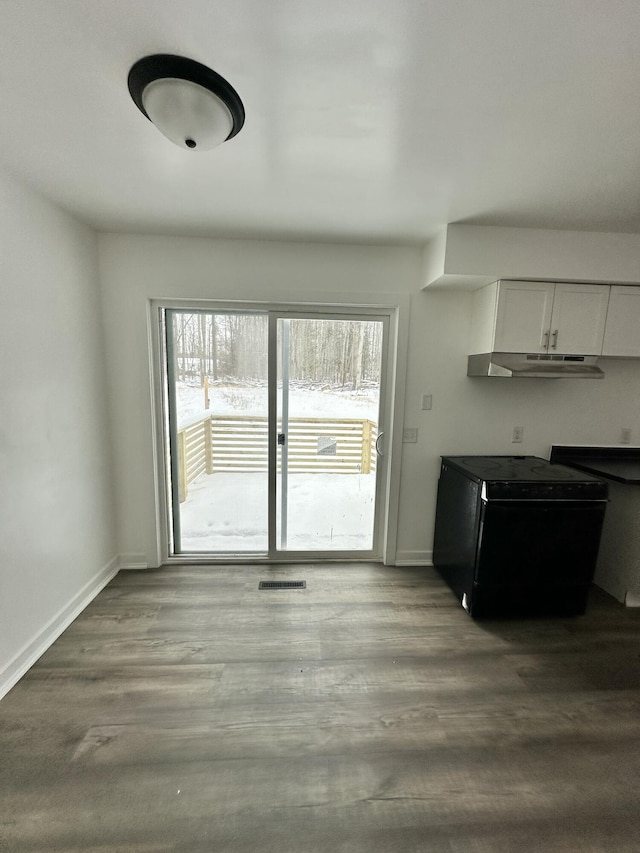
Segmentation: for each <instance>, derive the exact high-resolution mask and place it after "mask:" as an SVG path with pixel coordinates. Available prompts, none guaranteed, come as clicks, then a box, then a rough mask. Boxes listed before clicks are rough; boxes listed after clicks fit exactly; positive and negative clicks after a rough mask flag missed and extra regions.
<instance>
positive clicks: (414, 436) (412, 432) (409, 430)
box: [402, 427, 418, 444]
mask: <svg viewBox="0 0 640 853" xmlns="http://www.w3.org/2000/svg"><path fill="white" fill-rule="evenodd" d="M417 440H418V430H417V429H416V428H415V427H406V428H405V429H403V430H402V441H403V443H404V444H415V443H416V442H417Z"/></svg>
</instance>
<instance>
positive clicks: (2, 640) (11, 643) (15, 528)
mask: <svg viewBox="0 0 640 853" xmlns="http://www.w3.org/2000/svg"><path fill="white" fill-rule="evenodd" d="M96 243H97V241H96V236H95V234H94V233H93V232H92V231H91V230H90V229H88V228H86V227H84V226H82V225H80V224H78V223H77V222H76V221H75V220H73V219H72V218H71V217H69V216H68V215H67V214H65V213H63V212H62V211H61V210H59V209H58V208H56V207H54V206H53V205H52V204H50V203H48V202H46V201H44V200H43V199H42V198H40V197H39V196H37V195H35V194H34V193H32V192H31V191H30V190H28V189H27V188H26V187H25V186H23V185H22V184H21V183H19V182H17V181H16V180H15V179H13V178H11V177H9V176H8V175H6V174H3V173H0V289H1V302H0V304H1V306H2V310H1V311H0V347H1V353H2V370H1V371H0V402H1V406H2V420H1V425H0V430H1V438H2V440H1V442H0V482H1V483H2V512H1V513H0V696H1V695H2V693H3V692H4V691H5V690H6V689H8V687H10V686H11V684H12V683H13V682H14V681H15V680H16V679H17V678H18V677H19V676H20V675H21V674H22V672H23V671H24V670H25V669H26V668H28V666H29V665H30V664H31V663H32V662H33V660H34V659H35V658H37V656H38V654H39V653H40V652H41V651H42V650H43V649H44V648H46V646H47V645H48V644H49V643H50V642H51V641H52V639H53V638H55V636H56V635H57V633H59V632H60V630H62V629H63V627H64V625H65V624H66V623H67V622H68V621H69V619H70V618H71V617H72V615H73V614H74V613H75V612H76V611H77V609H78V608H79V607H81V606H82V605H83V603H85V602H86V600H87V599H88V598H90V597H91V595H92V594H94V593H95V591H96V589H97V588H99V586H100V584H102V583H104V582H105V581H106V579H108V577H110V576H111V575H112V574H113V573H114V571H115V566H116V563H115V561H114V557H115V555H116V551H115V525H114V519H113V491H112V483H111V473H110V458H111V456H110V451H109V433H108V426H107V406H106V395H105V366H104V347H103V333H102V326H101V321H100V304H99V289H98V283H97V245H96Z"/></svg>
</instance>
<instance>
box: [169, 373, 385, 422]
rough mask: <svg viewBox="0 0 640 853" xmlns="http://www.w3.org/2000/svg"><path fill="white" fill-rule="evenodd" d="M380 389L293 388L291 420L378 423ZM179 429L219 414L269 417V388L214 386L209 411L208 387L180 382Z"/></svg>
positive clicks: (290, 401)
mask: <svg viewBox="0 0 640 853" xmlns="http://www.w3.org/2000/svg"><path fill="white" fill-rule="evenodd" d="M378 397H379V392H378V388H363V389H361V390H360V391H353V390H351V389H335V388H328V387H327V388H326V390H322V389H321V388H308V387H306V388H305V387H296V386H295V385H291V387H290V389H289V417H292V418H312V417H314V416H317V417H323V418H369V420H372V421H373V422H374V423H377V422H378ZM176 400H177V408H178V427H179V428H181V427H183V426H187V425H188V424H192V423H194V422H195V421H199V420H202V418H206V417H208V416H209V415H211V414H215V415H259V416H262V417H265V418H266V417H267V408H268V398H267V386H266V383H265V384H264V385H239V384H231V383H228V384H223V383H220V384H215V385H214V384H212V385H211V386H210V387H209V408H208V409H207V408H206V407H205V403H204V388H201V387H200V386H199V385H190V384H187V383H186V382H177V383H176Z"/></svg>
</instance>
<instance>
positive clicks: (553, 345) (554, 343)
mask: <svg viewBox="0 0 640 853" xmlns="http://www.w3.org/2000/svg"><path fill="white" fill-rule="evenodd" d="M551 337H552V338H553V341H552V343H551V349H558V330H557V329H554V330H553V334H552V335H551Z"/></svg>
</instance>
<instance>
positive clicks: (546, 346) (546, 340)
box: [540, 329, 551, 352]
mask: <svg viewBox="0 0 640 853" xmlns="http://www.w3.org/2000/svg"><path fill="white" fill-rule="evenodd" d="M550 334H551V329H547V331H546V332H545V333H544V335H543V336H542V344H541V345H540V346H541V347H542V349H543V350H544V351H545V352H546V351H547V350H548V349H549V335H550Z"/></svg>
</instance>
